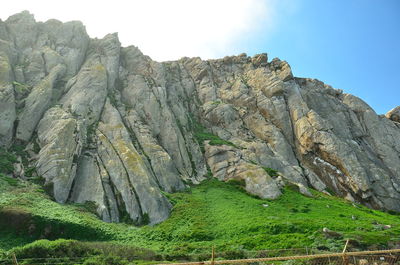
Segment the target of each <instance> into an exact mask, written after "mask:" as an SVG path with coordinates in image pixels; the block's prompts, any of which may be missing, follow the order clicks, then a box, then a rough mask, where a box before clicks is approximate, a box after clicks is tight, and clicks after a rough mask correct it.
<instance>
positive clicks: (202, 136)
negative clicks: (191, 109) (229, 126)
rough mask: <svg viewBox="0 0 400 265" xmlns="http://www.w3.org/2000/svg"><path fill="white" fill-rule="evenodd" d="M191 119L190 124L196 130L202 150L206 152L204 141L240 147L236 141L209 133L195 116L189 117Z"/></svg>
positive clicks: (211, 143)
mask: <svg viewBox="0 0 400 265" xmlns="http://www.w3.org/2000/svg"><path fill="white" fill-rule="evenodd" d="M189 121H190V126H191V127H192V130H193V132H194V137H195V138H196V141H197V142H198V144H199V146H200V149H201V151H202V152H203V153H204V141H209V142H208V143H209V144H210V145H229V146H233V147H235V148H239V147H238V146H236V145H235V144H234V143H232V142H229V141H226V140H223V139H221V138H219V137H218V136H217V135H215V134H212V133H209V132H208V131H207V129H206V128H205V127H204V126H203V125H202V124H201V123H199V122H198V121H196V119H195V118H194V117H189Z"/></svg>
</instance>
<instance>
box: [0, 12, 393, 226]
mask: <svg viewBox="0 0 400 265" xmlns="http://www.w3.org/2000/svg"><path fill="white" fill-rule="evenodd" d="M399 117H400V114H399V107H397V108H395V109H393V110H391V111H390V112H388V113H387V114H386V116H382V115H377V114H376V113H375V112H374V111H373V110H372V109H371V108H370V107H369V106H368V105H367V104H366V103H365V102H363V101H362V100H360V99H359V98H357V97H355V96H352V95H349V94H344V93H343V92H342V91H340V90H337V89H334V88H332V87H330V86H328V85H326V84H324V83H322V82H320V81H318V80H315V79H304V78H296V77H294V76H293V74H292V72H291V69H290V66H289V65H288V63H286V62H284V61H281V60H279V59H276V58H275V59H273V60H272V61H270V62H268V56H267V54H259V55H256V56H254V57H252V58H250V57H248V56H246V55H245V54H241V55H239V56H227V57H225V58H223V59H218V60H208V61H203V60H201V59H200V58H182V59H180V60H178V61H174V62H163V63H158V62H154V61H152V60H151V59H150V58H149V57H148V56H145V55H143V54H142V53H141V52H140V50H139V49H137V48H136V47H133V46H131V47H127V48H121V46H120V42H119V40H118V36H117V34H109V35H107V36H105V37H104V38H103V39H89V37H88V36H87V34H86V32H85V28H84V26H83V25H82V24H81V23H80V22H68V23H61V22H59V21H57V20H49V21H47V22H44V23H38V22H36V21H35V20H34V18H33V16H32V15H31V14H29V13H28V12H22V13H20V14H17V15H14V16H12V17H10V18H9V19H8V20H7V21H5V22H2V21H0V145H2V146H10V145H11V144H12V142H13V141H14V140H17V141H20V142H24V143H27V144H28V143H30V142H32V141H38V143H39V145H40V148H41V150H40V152H39V154H38V156H37V157H36V158H34V159H36V166H37V169H38V173H39V174H40V175H41V176H43V177H44V178H45V179H46V184H45V185H46V186H48V188H49V189H50V190H51V191H52V192H53V195H54V198H55V199H56V200H57V201H58V202H61V203H64V202H68V201H73V202H79V203H84V202H94V203H95V204H96V206H97V212H98V214H99V216H100V217H101V218H102V219H103V220H104V221H107V222H120V221H131V222H133V223H135V224H145V223H149V224H156V223H159V222H162V221H163V220H165V219H166V218H168V216H169V212H170V209H171V204H170V203H169V202H168V200H167V198H166V197H165V196H164V194H165V192H176V191H180V190H184V189H185V188H186V183H193V184H197V183H200V182H201V181H202V180H204V179H206V178H207V177H209V176H210V173H211V174H212V175H213V176H214V177H216V178H218V179H219V180H221V181H229V180H232V179H233V180H238V181H242V182H244V185H245V189H246V190H247V191H248V192H249V193H252V194H254V195H257V196H259V197H261V198H269V199H274V198H278V197H279V196H280V195H281V188H282V186H283V185H285V183H291V185H293V184H294V185H297V186H298V187H299V190H300V191H301V192H302V193H303V194H305V195H307V196H310V195H311V194H310V192H309V190H308V189H309V188H314V189H317V190H319V191H322V192H325V193H327V192H330V193H335V194H336V195H337V196H340V197H343V198H346V199H348V200H351V201H357V202H361V203H364V204H365V205H367V206H369V207H372V208H378V209H386V210H394V211H400V141H399V140H398V139H400V123H399V121H400V120H399ZM36 138H37V139H36ZM268 168H272V169H275V170H277V171H278V173H276V174H272V173H271V171H268ZM268 172H270V174H271V175H270V174H269V173H268Z"/></svg>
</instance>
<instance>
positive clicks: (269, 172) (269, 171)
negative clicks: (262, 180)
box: [262, 167, 279, 177]
mask: <svg viewBox="0 0 400 265" xmlns="http://www.w3.org/2000/svg"><path fill="white" fill-rule="evenodd" d="M262 169H264V171H265V172H267V173H268V175H270V176H271V177H277V176H279V174H278V171H277V170H275V169H272V168H269V167H262Z"/></svg>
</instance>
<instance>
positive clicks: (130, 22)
mask: <svg viewBox="0 0 400 265" xmlns="http://www.w3.org/2000/svg"><path fill="white" fill-rule="evenodd" d="M274 5H275V4H274V2H273V0H142V1H140V0H130V1H128V0H127V1H124V0H113V1H110V0H108V1H99V0H98V1H87V0H86V1H85V0H69V1H54V0H36V1H32V0H13V1H8V3H7V4H6V5H2V8H1V10H0V17H1V18H2V19H3V20H4V19H6V18H7V17H8V16H10V15H12V14H14V13H17V12H20V11H22V10H29V11H30V12H31V13H33V14H34V15H35V18H36V20H38V21H46V20H47V19H50V18H56V19H59V20H61V21H64V22H65V21H70V20H80V21H82V22H83V23H84V24H85V25H86V29H87V31H88V33H89V35H90V36H91V37H98V38H101V37H103V36H104V35H106V34H107V33H112V32H119V38H120V41H121V43H122V45H123V46H128V45H135V46H138V47H139V48H140V49H141V50H142V51H143V53H145V54H148V55H150V56H151V57H152V58H153V59H156V60H174V59H178V58H180V57H183V56H201V57H203V58H215V57H221V56H224V55H228V54H232V53H237V52H240V51H238V47H237V46H238V42H240V41H241V39H243V38H249V37H250V36H254V34H256V32H258V31H260V30H262V31H263V32H265V31H266V30H268V28H269V27H271V25H272V22H273V19H272V16H273V13H274V12H273V9H274Z"/></svg>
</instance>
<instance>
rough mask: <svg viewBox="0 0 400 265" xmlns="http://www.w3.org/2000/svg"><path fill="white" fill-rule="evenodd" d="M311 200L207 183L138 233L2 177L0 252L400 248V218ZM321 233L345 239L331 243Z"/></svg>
mask: <svg viewBox="0 0 400 265" xmlns="http://www.w3.org/2000/svg"><path fill="white" fill-rule="evenodd" d="M313 194H314V198H309V197H305V196H303V195H301V194H300V193H298V192H297V191H296V190H295V189H294V188H293V189H292V188H290V187H288V188H286V189H285V191H284V194H283V196H282V197H281V198H279V199H278V200H275V201H269V200H261V199H259V198H255V197H252V196H249V195H248V194H246V193H245V192H244V191H243V190H242V188H241V187H240V185H239V184H238V183H221V182H219V181H217V180H208V181H205V182H203V183H202V184H201V185H198V186H195V187H192V188H190V189H189V190H188V191H186V192H182V193H175V194H167V196H168V197H169V198H170V200H171V201H172V202H173V204H174V208H173V211H172V214H171V217H170V218H169V219H168V220H167V221H165V222H163V223H161V224H159V225H157V226H154V227H149V226H144V227H139V228H138V227H133V226H129V225H126V224H109V223H104V222H102V221H100V220H99V219H97V217H96V216H95V214H93V213H91V207H90V205H77V204H67V205H61V204H58V203H56V202H54V201H52V200H51V199H50V197H48V195H46V194H45V193H44V191H43V190H42V189H41V188H40V187H39V186H38V185H35V184H32V183H28V182H21V181H15V180H14V179H10V178H7V177H5V176H1V177H0V251H3V252H4V251H10V250H12V249H13V248H14V249H13V251H17V252H18V251H19V252H18V253H20V254H23V253H24V251H22V250H23V249H21V248H16V247H21V246H23V245H25V244H27V243H30V242H34V241H35V240H37V239H41V238H47V239H51V240H54V239H57V238H66V239H76V240H80V241H102V242H108V243H110V242H111V243H118V244H120V245H121V244H122V245H124V246H135V247H139V248H144V249H149V250H152V251H154V252H156V253H160V254H170V255H174V256H177V255H186V254H193V253H209V250H210V248H211V246H216V249H217V251H229V250H234V251H238V250H261V249H276V248H298V247H305V246H307V247H318V248H322V249H330V250H339V249H341V248H342V247H343V241H344V240H345V239H346V238H351V239H354V241H353V242H355V243H356V244H358V247H359V248H363V247H367V246H371V245H386V244H387V243H388V242H390V241H399V240H400V216H398V215H390V214H388V213H383V212H380V211H374V210H370V209H368V208H366V207H363V206H360V205H352V204H351V203H349V202H346V201H344V200H342V199H338V198H335V197H331V196H327V195H325V194H321V193H318V192H313ZM267 205H268V206H267ZM384 225H390V226H391V228H388V229H385V227H384ZM323 227H327V228H329V229H330V230H333V231H336V232H338V233H341V234H342V236H337V237H335V238H326V237H325V236H324V234H323V232H322V228H323ZM39 242H40V241H39ZM35 244H38V243H35ZM41 244H44V243H43V241H42V243H41ZM26 249H29V245H28V246H26V247H25V250H26Z"/></svg>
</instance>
